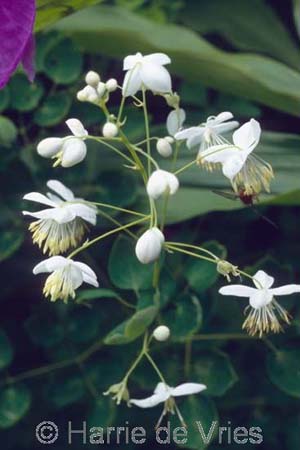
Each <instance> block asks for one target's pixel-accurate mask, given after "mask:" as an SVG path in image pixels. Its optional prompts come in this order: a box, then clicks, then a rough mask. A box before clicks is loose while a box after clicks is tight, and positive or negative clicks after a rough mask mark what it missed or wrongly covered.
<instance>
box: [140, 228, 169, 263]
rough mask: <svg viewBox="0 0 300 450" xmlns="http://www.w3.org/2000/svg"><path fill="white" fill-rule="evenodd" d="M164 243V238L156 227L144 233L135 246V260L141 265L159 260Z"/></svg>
mask: <svg viewBox="0 0 300 450" xmlns="http://www.w3.org/2000/svg"><path fill="white" fill-rule="evenodd" d="M164 241H165V237H164V235H163V233H162V232H161V231H160V230H159V229H158V228H157V227H153V228H150V229H149V230H147V231H145V233H143V234H142V236H141V237H140V238H139V239H138V241H137V243H136V246H135V254H136V257H137V259H138V260H139V261H140V262H141V263H142V264H149V263H152V262H154V261H156V260H157V259H158V258H159V255H160V253H161V250H162V246H163V243H164Z"/></svg>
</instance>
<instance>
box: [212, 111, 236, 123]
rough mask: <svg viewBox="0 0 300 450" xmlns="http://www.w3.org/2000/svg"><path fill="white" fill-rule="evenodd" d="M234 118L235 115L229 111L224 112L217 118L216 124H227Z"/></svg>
mask: <svg viewBox="0 0 300 450" xmlns="http://www.w3.org/2000/svg"><path fill="white" fill-rule="evenodd" d="M232 118H233V114H232V113H231V112H229V111H224V112H221V113H219V114H218V115H217V116H216V117H215V122H216V123H221V122H226V120H230V119H232Z"/></svg>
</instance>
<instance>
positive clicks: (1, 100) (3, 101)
mask: <svg viewBox="0 0 300 450" xmlns="http://www.w3.org/2000/svg"><path fill="white" fill-rule="evenodd" d="M9 100H10V93H9V87H8V86H6V87H5V88H4V89H1V91H0V112H2V111H4V110H5V109H6V108H7V107H8V105H9Z"/></svg>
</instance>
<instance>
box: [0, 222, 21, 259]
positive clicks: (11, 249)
mask: <svg viewBox="0 0 300 450" xmlns="http://www.w3.org/2000/svg"><path fill="white" fill-rule="evenodd" d="M23 240H24V232H23V230H14V229H12V230H10V231H3V232H2V233H1V236H0V261H4V260H5V259H7V258H10V257H11V256H12V255H13V254H14V253H15V252H16V251H17V250H18V249H19V248H20V246H21V245H22V243H23Z"/></svg>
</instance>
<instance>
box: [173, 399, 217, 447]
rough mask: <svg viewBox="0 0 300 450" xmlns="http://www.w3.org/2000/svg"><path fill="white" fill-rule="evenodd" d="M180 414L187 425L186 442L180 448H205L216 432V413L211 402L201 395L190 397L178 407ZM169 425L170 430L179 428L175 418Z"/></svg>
mask: <svg viewBox="0 0 300 450" xmlns="http://www.w3.org/2000/svg"><path fill="white" fill-rule="evenodd" d="M180 412H181V414H182V417H183V419H184V421H185V423H186V425H187V436H186V437H187V441H186V442H185V443H184V442H183V443H182V444H183V445H182V446H183V447H185V448H191V449H195V450H202V449H204V448H206V447H207V446H208V444H210V443H211V442H212V441H213V439H214V437H215V436H216V434H217V431H218V413H217V410H216V407H215V404H214V402H213V400H211V399H209V398H208V397H205V395H203V394H202V393H200V394H196V395H193V396H190V397H188V398H187V399H185V400H184V402H183V404H182V405H180ZM171 423H172V428H175V426H181V425H180V424H179V423H178V419H177V417H175V418H174V419H173V420H172V421H171ZM206 439H207V441H206Z"/></svg>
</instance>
